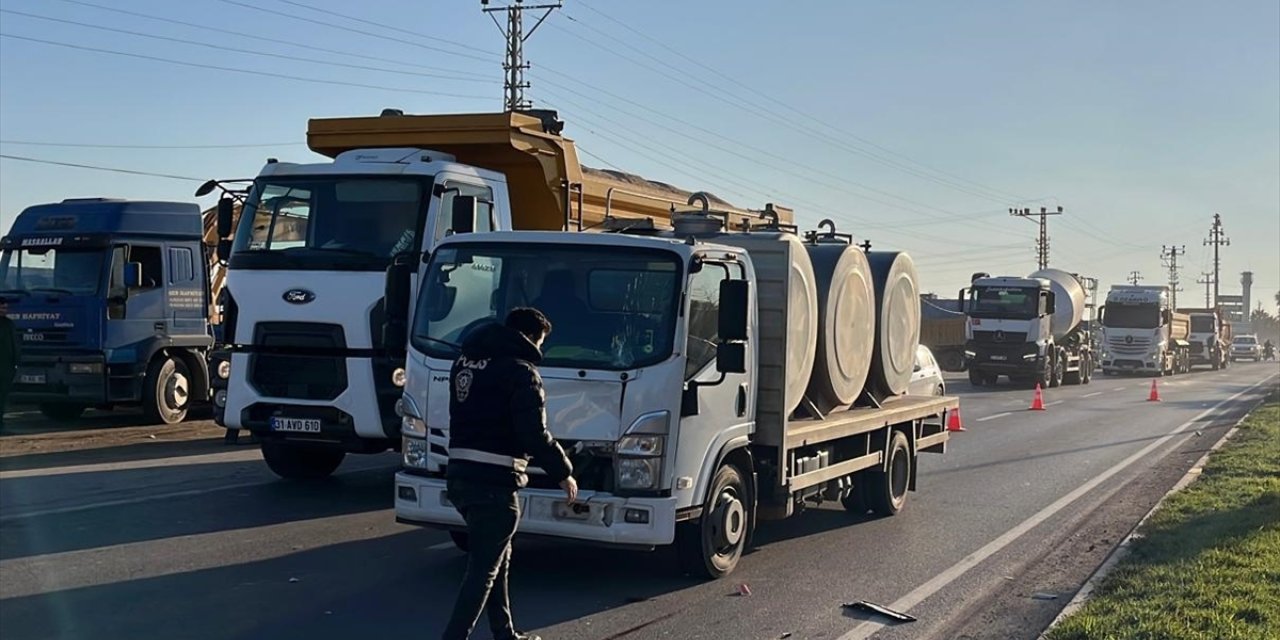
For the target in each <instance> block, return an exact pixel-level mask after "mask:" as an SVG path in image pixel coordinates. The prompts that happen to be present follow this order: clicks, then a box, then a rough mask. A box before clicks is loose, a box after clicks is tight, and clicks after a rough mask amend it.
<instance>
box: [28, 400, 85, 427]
mask: <svg viewBox="0 0 1280 640" xmlns="http://www.w3.org/2000/svg"><path fill="white" fill-rule="evenodd" d="M87 408H88V407H85V406H84V405H82V404H52V403H44V404H41V405H40V415H42V416H44V417H46V418H48V419H50V420H58V421H60V422H61V421H66V420H75V419H76V418H79V417H80V416H81V415H82V414H83V413H84V410H85V409H87Z"/></svg>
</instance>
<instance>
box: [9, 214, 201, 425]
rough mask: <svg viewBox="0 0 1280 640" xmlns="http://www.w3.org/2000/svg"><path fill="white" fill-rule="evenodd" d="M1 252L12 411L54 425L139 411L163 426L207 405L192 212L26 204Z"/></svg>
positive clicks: (198, 255)
mask: <svg viewBox="0 0 1280 640" xmlns="http://www.w3.org/2000/svg"><path fill="white" fill-rule="evenodd" d="M2 244H3V249H4V255H3V258H2V259H0V282H2V283H3V284H2V285H0V288H2V289H3V291H0V295H3V296H4V297H6V298H7V299H8V300H9V317H10V318H12V319H13V321H14V324H15V325H16V327H17V330H18V334H19V338H20V342H21V357H20V360H19V362H18V372H17V376H16V379H15V385H14V388H13V395H12V396H11V399H12V401H13V402H16V403H32V404H37V405H39V407H40V410H41V412H42V413H44V414H45V415H46V416H48V417H51V418H54V419H59V420H67V419H71V418H74V417H76V416H79V415H80V414H81V413H82V412H83V411H84V410H85V409H86V408H90V407H96V408H111V407H115V406H142V408H143V409H144V410H145V411H146V412H147V414H148V416H149V417H150V418H152V419H153V420H155V421H156V422H164V423H174V422H179V421H181V420H182V419H184V418H185V417H186V413H187V410H188V408H189V406H190V404H191V403H193V402H201V401H205V400H208V399H209V390H210V385H209V371H208V362H207V360H206V355H207V354H208V352H209V350H210V349H211V348H212V347H213V344H214V336H213V327H211V325H210V322H209V317H208V313H209V310H210V307H211V300H210V294H209V289H208V285H209V283H208V277H207V271H206V270H205V264H206V261H205V255H204V247H203V245H202V243H201V237H200V209H199V208H198V207H197V206H196V205H195V204H194V203H178V202H140V201H125V200H110V199H103V198H85V199H75V200H64V201H62V202H60V203H54V204H44V205H37V206H33V207H30V208H28V209H26V210H24V211H23V212H22V213H21V214H19V216H18V218H17V220H15V221H14V224H13V226H12V228H11V229H10V230H9V234H8V235H7V236H5V237H4V239H3V241H2Z"/></svg>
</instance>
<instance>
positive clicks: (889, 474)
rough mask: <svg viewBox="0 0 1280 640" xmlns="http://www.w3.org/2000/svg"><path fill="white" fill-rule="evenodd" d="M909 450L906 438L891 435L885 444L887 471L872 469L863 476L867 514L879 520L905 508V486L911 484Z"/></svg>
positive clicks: (901, 435)
mask: <svg viewBox="0 0 1280 640" xmlns="http://www.w3.org/2000/svg"><path fill="white" fill-rule="evenodd" d="M913 463H914V461H913V460H912V459H911V448H910V447H909V446H908V444H907V436H906V435H904V434H903V433H902V432H901V431H894V432H893V438H892V439H890V440H889V465H888V467H889V469H888V471H885V470H884V469H872V470H870V471H867V472H866V477H867V486H866V496H867V502H868V503H869V505H870V507H871V510H872V511H875V512H876V513H878V514H880V515H882V516H891V515H894V514H896V513H898V512H899V511H902V508H903V507H904V506H906V504H907V485H908V484H909V483H910V482H911V465H912V464H913Z"/></svg>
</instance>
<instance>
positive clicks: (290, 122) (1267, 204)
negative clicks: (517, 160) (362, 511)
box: [0, 0, 1280, 302]
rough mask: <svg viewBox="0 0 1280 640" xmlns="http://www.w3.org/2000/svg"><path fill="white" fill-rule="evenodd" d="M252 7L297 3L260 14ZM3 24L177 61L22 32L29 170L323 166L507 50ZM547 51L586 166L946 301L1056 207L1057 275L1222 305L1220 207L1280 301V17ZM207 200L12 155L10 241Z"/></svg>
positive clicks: (828, 20)
mask: <svg viewBox="0 0 1280 640" xmlns="http://www.w3.org/2000/svg"><path fill="white" fill-rule="evenodd" d="M495 3H499V0H495ZM91 4H96V5H101V6H106V7H114V8H116V9H118V10H123V11H129V12H134V13H136V14H144V15H146V16H157V17H162V18H166V19H169V20H177V21H183V22H189V23H193V24H196V25H199V26H198V27H190V26H182V25H179V24H174V23H171V22H163V21H157V20H153V19H149V18H145V17H141V16H138V15H125V14H121V13H119V12H113V11H109V10H103V9H100V8H95V7H91V6H88V5H91ZM250 4H252V5H254V6H258V7H261V8H264V9H267V10H269V11H273V12H276V13H267V12H264V11H259V10H255V9H253V8H251V7H247V6H241V5H250ZM784 4H785V6H788V7H795V8H793V9H788V10H783V9H782V7H783V6H784ZM309 7H310V8H309ZM801 7H808V8H801ZM315 8H320V9H323V10H328V11H335V12H339V13H342V14H346V15H348V16H353V17H356V18H359V19H362V20H366V21H369V22H372V23H379V24H381V25H389V26H391V27H394V28H395V29H401V31H396V30H393V29H389V28H386V27H384V26H378V24H369V23H361V22H357V21H355V20H352V19H350V18H348V17H341V16H335V15H332V14H327V13H323V12H320V11H316V10H315ZM0 9H3V10H4V12H3V13H0V32H3V33H4V34H6V35H8V36H20V37H22V38H35V39H39V40H47V41H55V42H60V43H66V44H74V45H76V46H79V47H87V48H93V49H102V50H112V51H117V52H127V53H130V54H135V55H139V56H148V57H150V58H159V59H160V60H154V59H146V58H138V57H123V56H119V55H114V54H108V53H102V52H100V51H86V50H77V49H68V48H65V47H61V46H53V45H49V44H45V43H39V42H32V41H30V40H22V39H17V38H13V37H5V38H0V140H3V141H4V142H0V153H3V154H6V155H15V156H26V157H34V158H40V159H45V160H54V161H61V162H73V163H82V164H93V165H102V166H110V167H119V168H125V169H134V170H140V171H150V172H159V173H167V174H175V175H181V176H192V177H198V178H204V177H248V176H252V175H253V174H255V173H256V172H257V171H258V169H259V168H260V167H261V165H262V162H263V160H264V159H265V158H267V157H269V156H272V157H278V158H281V159H285V160H295V161H306V160H309V159H315V158H316V156H314V155H312V154H311V153H310V152H309V151H308V150H307V148H306V146H305V144H303V143H304V137H305V128H306V120H307V118H309V117H315V116H341V115H357V114H374V113H377V112H378V111H379V110H380V109H381V108H383V107H390V106H395V107H400V108H403V109H404V110H405V111H406V112H442V111H492V110H497V109H499V108H500V107H501V93H502V88H501V84H500V80H501V69H500V58H501V52H502V39H501V36H500V35H499V34H498V32H497V29H496V28H495V27H494V25H493V24H492V22H490V20H489V18H488V17H486V16H485V15H483V14H482V13H481V12H480V7H479V3H478V2H468V1H463V0H458V1H452V2H443V1H440V0H437V1H434V2H428V1H426V0H378V1H377V2H361V3H350V2H338V1H337V0H185V1H184V2H172V1H166V0H74V1H69V0H0ZM19 13H24V14H35V15H40V16H44V17H47V18H57V19H59V20H63V21H70V22H77V23H85V24H89V25H96V26H99V27H107V28H110V29H119V30H124V31H131V32H134V33H133V34H126V33H119V32H112V31H103V30H99V29H92V28H87V27H84V26H79V25H75V24H69V23H68V22H53V21H49V20H43V19H37V18H33V17H29V16H26V15H19ZM279 14H288V15H292V16H301V17H303V18H306V19H308V20H312V21H314V22H307V21H304V20H298V19H295V18H290V17H287V15H279ZM317 22H320V23H329V24H331V25H336V27H335V26H326V25H325V24H317ZM228 31H230V32H231V33H227V32H228ZM361 32H364V33H361ZM138 34H147V35H153V36H163V37H165V38H170V40H161V39H154V38H148V37H144V36H142V35H138ZM370 34H373V35H370ZM433 38H434V39H433ZM196 43H206V44H209V45H215V46H217V47H224V49H218V48H212V47H205V46H199V45H197V44H196ZM317 48H319V49H328V50H330V51H320V50H317ZM227 49H234V50H255V51H260V52H269V53H272V54H278V55H284V56H293V57H296V58H304V59H306V60H295V59H284V58H273V57H265V56H259V55H250V54H248V53H244V52H242V51H231V50H227ZM335 51H336V52H338V53H334V52H335ZM348 54H356V56H352V55H348ZM527 55H528V58H529V59H530V61H531V62H532V63H533V64H534V71H533V73H532V74H531V79H532V81H533V83H534V87H533V89H532V90H531V95H532V97H533V98H534V99H535V101H536V102H537V103H538V105H539V106H554V107H557V108H559V109H560V110H561V112H562V114H563V116H564V117H565V119H566V120H567V123H568V124H567V128H566V133H567V134H568V135H570V136H571V137H573V138H575V139H576V140H577V141H578V142H579V144H580V146H581V147H582V148H583V149H584V150H585V151H586V152H587V153H588V154H589V155H584V161H585V162H587V163H589V164H592V165H593V166H601V165H603V164H604V163H605V162H607V163H609V164H612V165H615V166H617V167H619V168H622V169H624V170H627V171H631V172H634V173H639V174H641V175H643V176H645V177H648V178H652V179H658V180H663V181H667V182H672V183H675V184H678V185H680V186H683V187H686V188H693V189H706V190H710V191H713V192H715V193H716V194H718V195H721V196H722V197H725V198H727V199H730V200H732V201H733V202H735V203H736V204H740V205H744V206H753V207H759V206H761V205H762V204H763V203H764V202H765V201H766V200H771V201H775V202H779V203H782V204H786V205H791V206H794V207H795V208H796V209H797V215H798V216H799V218H800V220H801V221H802V223H804V225H805V226H812V225H813V224H814V223H816V222H817V221H818V220H819V219H821V218H823V217H831V218H834V219H836V220H837V222H838V223H839V224H840V226H841V229H842V230H844V231H849V232H852V233H854V234H855V235H857V236H858V237H860V238H862V237H870V238H871V239H872V241H873V243H874V244H875V246H876V247H877V248H885V249H901V250H906V251H909V252H910V253H911V254H912V255H913V256H914V257H916V259H917V261H918V263H919V266H920V270H921V273H922V276H923V280H924V284H925V288H926V290H933V291H936V292H938V293H940V294H942V295H950V294H953V292H954V291H955V290H956V289H957V288H958V287H960V286H961V285H963V284H964V283H965V282H967V281H968V277H969V274H970V273H972V272H974V271H989V272H992V273H1002V274H1022V273H1026V272H1029V271H1030V270H1032V269H1033V268H1034V262H1035V253H1034V245H1033V238H1034V235H1035V226H1034V225H1033V224H1032V223H1030V222H1028V221H1024V220H1017V219H1011V218H1010V217H1009V216H1008V214H1007V209H1008V208H1009V207H1011V206H1031V207H1033V208H1037V209H1038V207H1040V206H1042V205H1043V206H1050V207H1056V206H1058V205H1061V206H1063V207H1065V209H1066V215H1065V216H1062V217H1057V218H1052V219H1051V222H1050V229H1051V235H1052V247H1051V252H1052V260H1051V263H1052V264H1053V266H1056V267H1060V268H1064V269H1068V270H1071V271H1079V272H1082V273H1085V274H1090V275H1094V276H1096V277H1098V278H1100V279H1101V280H1102V283H1103V288H1104V289H1105V288H1106V286H1107V285H1109V284H1112V283H1117V282H1122V281H1123V280H1124V278H1125V277H1126V275H1127V274H1128V273H1129V272H1130V271H1131V270H1139V271H1141V272H1142V273H1143V275H1144V276H1145V280H1146V282H1157V281H1164V280H1165V279H1166V278H1167V274H1166V272H1165V270H1164V269H1163V268H1162V267H1161V264H1160V257H1159V254H1160V249H1161V245H1173V244H1176V245H1179V246H1181V245H1186V255H1185V256H1184V257H1183V258H1182V261H1183V263H1184V264H1185V265H1186V266H1185V269H1183V272H1182V281H1183V283H1184V287H1185V288H1186V292H1185V293H1183V294H1182V296H1183V298H1182V299H1183V300H1186V301H1192V300H1194V301H1198V302H1203V291H1204V288H1203V287H1202V286H1200V285H1197V284H1195V280H1196V278H1197V276H1198V275H1199V274H1200V272H1201V271H1203V270H1205V269H1206V268H1207V267H1208V262H1207V255H1208V254H1207V251H1206V248H1205V247H1203V245H1202V240H1203V239H1204V238H1205V236H1206V234H1207V231H1208V228H1209V223H1210V219H1211V216H1212V214H1213V213H1214V212H1219V213H1221V214H1222V216H1223V219H1224V222H1225V226H1226V230H1227V235H1228V236H1229V237H1230V238H1231V246H1230V247H1228V248H1225V249H1224V254H1223V255H1224V261H1223V272H1224V277H1223V288H1222V290H1223V292H1224V293H1235V292H1238V289H1239V272H1240V271H1242V270H1245V269H1252V270H1253V271H1254V272H1255V299H1262V300H1265V301H1268V302H1270V301H1271V298H1272V296H1274V295H1275V292H1276V290H1277V289H1280V255H1278V254H1280V5H1278V4H1277V3H1276V2H1275V1H1274V0H1261V1H1238V2H1231V3H1225V4H1220V3H1205V2H1190V1H1175V2H1165V1H1161V2H1157V1H1142V2H1139V1H1130V2H1123V3H1116V2H1072V3H1045V2H982V3H954V2H914V3H869V2H856V3H855V2H835V3H825V4H818V3H779V2H765V1H763V0H736V1H729V0H721V1H715V2H712V1H700V2H696V3H694V2H674V1H667V2H656V1H655V2H634V1H632V2H623V1H622V0H591V1H587V0H568V1H567V2H566V6H565V9H564V10H563V11H562V12H560V13H558V14H556V15H553V16H552V18H551V19H550V20H548V22H547V23H546V24H545V25H543V27H542V28H541V29H540V30H539V31H538V32H537V33H536V34H534V36H533V37H532V38H531V39H530V41H529V42H528V44H527ZM359 56H363V57H359ZM313 60H314V61H328V62H331V63H338V64H340V65H355V66H360V67H370V68H369V69H360V68H350V67H343V66H334V65H325V64H318V63H316V62H313ZM164 61H182V62H187V63H193V64H197V65H210V66H217V67H227V68H235V69H242V70H252V71H256V72H260V73H266V74H280V75H285V76H296V77H299V78H310V79H316V80H325V81H330V82H336V83H352V84H359V85H372V86H376V87H381V88H372V87H355V86H346V85H342V84H323V83H316V82H304V81H300V80H296V79H290V78H279V77H267V76H260V75H250V74H244V73H237V72H231V71H225V70H217V69H207V68H196V67H189V66H177V65H173V64H170V63H168V62H164ZM428 74H435V75H436V76H439V75H444V76H447V77H445V78H441V77H433V76H431V75H428ZM395 89H398V90H399V91H397V90H395ZM439 94H457V95H461V96H475V97H456V95H455V96H449V95H439ZM19 142H27V143H29V142H38V143H55V144H68V145H139V146H148V145H150V146H157V145H159V146H164V145H169V146H203V145H262V146H252V147H245V146H239V147H235V148H207V149H192V148H188V149H154V148H143V149H132V148H98V147H78V146H48V144H45V145H31V144H19ZM601 159H603V160H601ZM195 186H196V185H195V183H190V182H183V181H178V180H169V179H163V178H155V177H142V176H131V175H123V174H112V173H103V172H98V171H91V170H86V169H76V168H68V167H58V166H48V165H38V164H30V163H27V162H21V161H16V160H9V159H4V160H0V215H2V216H3V219H2V221H0V227H2V228H4V229H8V227H9V224H10V223H11V222H12V220H13V218H14V216H16V215H17V214H18V212H20V211H21V210H22V208H24V207H26V206H28V205H31V204H35V203H40V202H47V201H56V200H60V199H62V198H66V197H85V196H114V197H128V198H163V199H179V200H183V199H187V200H189V199H191V191H192V189H193V188H194V187H195ZM202 204H205V205H209V204H211V200H209V199H206V201H204V202H203V203H202Z"/></svg>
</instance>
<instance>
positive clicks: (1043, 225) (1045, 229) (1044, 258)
mask: <svg viewBox="0 0 1280 640" xmlns="http://www.w3.org/2000/svg"><path fill="white" fill-rule="evenodd" d="M1009 215H1011V216H1014V217H1016V218H1026V219H1027V220H1030V219H1031V217H1032V216H1040V239H1039V240H1037V241H1036V263H1037V264H1039V265H1040V268H1041V269H1048V268H1049V219H1048V216H1060V215H1062V207H1058V210H1057V211H1049V210H1048V209H1046V208H1044V207H1040V213H1033V212H1032V211H1031V209H1009Z"/></svg>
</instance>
